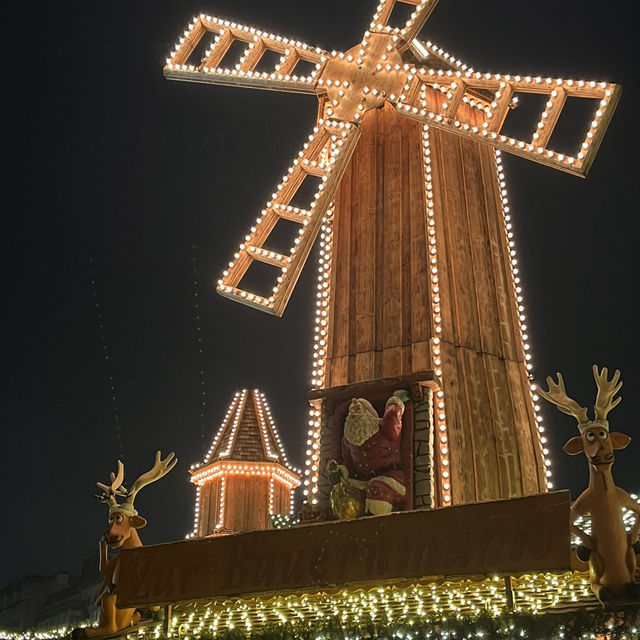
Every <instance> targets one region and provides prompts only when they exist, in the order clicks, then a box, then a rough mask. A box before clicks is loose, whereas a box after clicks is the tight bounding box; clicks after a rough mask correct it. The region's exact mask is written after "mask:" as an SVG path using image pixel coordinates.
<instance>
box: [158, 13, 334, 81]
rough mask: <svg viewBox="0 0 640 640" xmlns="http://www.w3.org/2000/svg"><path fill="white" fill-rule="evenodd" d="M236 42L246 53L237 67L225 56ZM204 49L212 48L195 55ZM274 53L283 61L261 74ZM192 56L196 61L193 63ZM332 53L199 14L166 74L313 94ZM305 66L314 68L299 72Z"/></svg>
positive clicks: (179, 43) (173, 52) (185, 35)
mask: <svg viewBox="0 0 640 640" xmlns="http://www.w3.org/2000/svg"><path fill="white" fill-rule="evenodd" d="M208 36H210V39H209V40H207V37H208ZM238 42H239V43H241V44H242V45H243V46H244V51H243V54H242V56H241V58H240V60H239V61H238V62H237V63H232V64H231V66H229V63H228V62H227V60H228V58H229V56H228V55H227V54H229V52H230V49H231V47H232V46H234V45H235V44H236V43H238ZM202 45H205V46H206V45H209V46H208V48H205V49H204V50H203V51H202V52H201V53H200V54H198V55H196V53H195V52H196V51H200V50H201V49H202V48H203V47H202ZM270 53H271V54H276V57H278V59H279V62H277V63H276V64H273V65H271V67H270V68H269V70H267V71H264V70H263V71H259V70H258V67H259V66H260V64H261V62H263V61H264V60H266V56H267V55H268V54H270ZM194 55H196V57H197V58H198V59H197V60H194V61H193V62H191V58H192V57H193V56H194ZM328 55H329V54H328V53H327V52H326V51H323V50H322V49H319V48H317V47H312V46H310V45H307V44H305V43H303V42H299V41H294V40H290V39H288V38H283V37H281V36H275V35H272V34H268V33H265V32H264V31H261V30H260V29H256V28H254V27H247V26H244V25H241V24H238V23H236V22H230V21H229V20H222V19H220V18H214V17H211V16H207V15H204V14H201V15H199V16H197V17H195V18H194V19H193V21H192V22H191V23H190V24H189V26H188V27H187V29H186V30H185V31H184V34H183V35H182V37H181V38H180V40H179V42H178V44H177V45H176V46H175V48H174V50H173V51H172V52H171V54H170V55H169V57H168V58H167V61H166V65H165V67H164V70H163V72H164V75H165V77H166V78H168V79H170V80H184V81H188V82H205V83H210V84H222V85H232V86H239V87H250V88H254V89H271V90H275V91H288V92H294V93H315V85H316V78H317V75H318V72H319V70H320V69H321V67H322V65H323V64H324V58H325V57H328ZM303 65H305V66H310V65H312V66H313V70H312V71H310V72H304V70H301V71H299V72H298V73H296V69H297V68H300V67H302V66H303Z"/></svg>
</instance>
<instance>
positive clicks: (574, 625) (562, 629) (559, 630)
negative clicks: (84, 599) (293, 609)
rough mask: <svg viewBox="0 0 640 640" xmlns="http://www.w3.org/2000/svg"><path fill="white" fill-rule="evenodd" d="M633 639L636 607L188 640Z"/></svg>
mask: <svg viewBox="0 0 640 640" xmlns="http://www.w3.org/2000/svg"><path fill="white" fill-rule="evenodd" d="M598 637H600V638H602V639H603V640H605V639H606V640H638V639H639V638H640V605H634V606H632V607H626V608H624V609H623V610H621V611H619V612H609V611H605V610H596V611H588V610H578V611H573V612H571V613H562V614H553V613H548V614H546V615H532V614H505V615H502V616H499V617H496V618H494V617H491V616H489V615H481V616H477V617H473V618H470V617H459V618H457V617H456V618H442V619H440V620H429V621H426V620H421V619H418V620H416V621H414V622H413V624H409V623H407V622H402V623H400V622H397V623H390V624H384V623H379V622H371V623H368V624H367V623H363V624H359V625H357V626H355V625H343V624H342V623H340V621H339V620H337V619H335V618H334V619H332V620H322V621H318V622H317V623H315V624H312V623H306V624H298V625H292V624H283V625H274V626H272V627H269V628H266V627H261V628H260V629H256V630H254V631H251V632H245V631H241V630H239V629H234V630H227V631H223V632H220V633H218V634H216V635H206V634H203V635H200V636H197V637H194V636H189V638H190V640H248V639H251V640H594V639H596V638H598Z"/></svg>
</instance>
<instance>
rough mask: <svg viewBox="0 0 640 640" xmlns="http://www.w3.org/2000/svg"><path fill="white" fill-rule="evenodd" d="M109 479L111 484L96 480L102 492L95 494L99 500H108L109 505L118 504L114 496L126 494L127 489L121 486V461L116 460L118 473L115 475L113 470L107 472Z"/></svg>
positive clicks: (122, 469) (122, 475) (122, 470)
mask: <svg viewBox="0 0 640 640" xmlns="http://www.w3.org/2000/svg"><path fill="white" fill-rule="evenodd" d="M109 477H110V479H111V484H110V485H106V484H103V483H102V482H96V484H97V485H98V487H99V488H100V489H102V494H101V495H98V496H96V498H98V500H100V502H108V503H109V506H110V507H113V506H118V503H117V502H116V496H125V495H127V489H126V488H125V487H123V486H122V481H123V480H124V465H123V464H122V461H120V460H118V474H117V475H116V474H115V473H113V471H112V472H111V473H110V474H109Z"/></svg>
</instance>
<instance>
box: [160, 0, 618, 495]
mask: <svg viewBox="0 0 640 640" xmlns="http://www.w3.org/2000/svg"><path fill="white" fill-rule="evenodd" d="M401 3H403V4H408V5H413V9H414V10H413V13H412V14H411V16H410V18H409V20H408V21H407V22H406V24H404V25H403V26H400V27H393V26H390V21H392V18H393V11H394V9H395V8H396V5H397V4H401ZM436 4H437V0H382V1H381V2H380V3H379V5H378V7H377V9H376V10H375V13H374V15H373V18H372V22H371V24H370V25H369V28H368V30H367V31H366V32H365V33H364V36H363V38H362V40H361V41H360V42H359V43H358V44H357V45H356V46H354V47H353V48H352V49H350V50H348V51H345V52H331V53H330V52H326V51H323V50H321V49H318V48H315V47H312V46H309V45H306V44H304V43H302V42H298V41H293V40H289V39H287V38H283V37H280V36H275V35H272V34H268V33H265V32H263V31H260V30H259V29H255V28H251V27H246V26H243V25H240V24H237V23H234V22H230V21H227V20H221V19H217V18H214V17H211V16H207V15H200V16H198V17H196V18H194V20H193V21H192V22H191V23H190V24H189V26H188V27H187V29H186V31H185V32H184V34H183V36H182V37H181V39H180V42H179V43H178V45H177V46H176V47H175V49H174V51H173V52H172V53H171V55H170V57H169V58H168V60H167V64H166V66H165V69H164V73H165V76H166V77H167V78H170V79H173V80H184V81H194V82H204V83H211V84H223V85H233V86H238V87H249V88H259V89H269V90H276V91H290V92H301V93H311V94H315V95H317V96H318V100H319V112H318V113H319V116H318V118H317V121H316V125H315V127H313V129H312V131H311V133H310V135H309V138H308V140H307V141H306V142H305V143H304V145H303V146H302V148H301V149H300V152H299V154H298V156H297V157H296V158H295V159H294V161H293V163H292V164H291V166H290V167H289V169H288V170H287V171H286V173H285V175H284V177H283V178H282V180H281V181H280V182H279V184H278V185H277V188H276V190H275V192H274V194H273V196H272V198H271V199H270V200H269V201H268V202H267V203H266V205H265V207H264V209H263V210H262V212H261V213H260V214H259V216H258V218H257V219H256V221H255V223H254V224H253V226H252V227H251V229H250V231H249V232H248V234H247V235H246V237H245V239H244V240H243V242H242V243H241V244H240V246H239V248H238V249H237V251H236V253H235V255H234V257H233V260H232V261H231V262H230V263H229V266H228V268H227V269H226V270H225V271H224V273H223V275H222V277H221V279H220V281H219V284H218V291H219V292H220V293H221V294H222V295H223V296H226V297H228V298H231V299H233V300H236V301H239V302H241V303H243V304H247V305H249V306H252V307H254V308H257V309H260V310H262V311H266V312H268V313H272V314H275V315H281V314H282V313H283V312H284V309H285V306H286V304H287V301H288V300H289V297H290V295H291V293H292V290H293V288H294V286H295V283H296V281H297V279H298V276H299V275H300V272H301V269H302V267H303V266H304V263H305V260H306V259H307V257H308V255H309V253H310V251H311V248H312V245H313V243H314V242H315V241H316V239H317V238H318V236H321V244H322V246H321V251H320V256H321V258H320V259H321V278H320V280H321V282H320V286H319V297H318V323H317V327H316V343H315V354H314V379H313V386H314V391H315V392H318V391H322V390H323V389H329V388H336V387H340V388H342V387H344V388H346V389H349V387H350V386H353V385H356V386H357V385H360V384H361V383H365V382H367V381H375V380H378V379H381V378H397V379H399V380H401V379H402V378H403V377H406V376H409V377H411V376H414V378H415V376H416V375H417V374H419V373H423V374H424V375H423V377H424V379H429V380H430V388H431V391H430V393H432V405H431V409H432V414H433V420H432V422H433V424H432V429H433V437H432V440H431V445H430V446H431V447H432V460H433V467H434V478H433V489H432V491H433V500H432V505H433V506H446V505H451V504H463V503H467V502H475V501H482V500H492V499H501V498H509V497H515V496H523V495H529V494H536V493H540V492H544V491H546V490H547V489H548V487H549V486H550V484H549V482H548V478H549V476H550V471H549V470H548V468H547V466H546V461H545V454H544V436H541V432H542V431H543V428H542V426H541V425H540V424H539V421H538V418H537V416H536V413H535V403H534V397H533V392H532V388H531V383H530V368H531V366H530V364H529V362H528V355H527V345H526V326H525V323H524V316H523V314H522V293H521V290H520V280H519V277H518V272H517V266H516V262H515V259H514V255H515V254H514V251H513V238H512V234H511V230H510V227H511V225H510V222H509V210H508V204H507V201H506V190H505V189H506V187H505V183H504V177H503V174H502V170H501V165H500V153H501V152H502V151H506V152H509V153H513V154H516V155H519V156H523V157H525V158H528V159H530V160H533V161H534V162H538V163H542V164H545V165H548V166H550V167H552V168H555V169H560V170H562V171H566V172H569V173H572V174H575V175H578V176H585V175H586V173H587V171H588V169H589V167H590V166H591V164H592V162H593V158H594V156H595V153H596V151H597V148H598V146H599V144H600V141H601V139H602V136H603V134H604V131H605V129H606V127H607V125H608V122H609V120H610V118H611V115H612V113H613V110H614V109H615V106H616V104H617V101H618V98H619V93H620V88H619V87H617V86H616V85H613V84H609V83H606V82H600V81H586V80H567V79H558V78H551V77H521V76H518V75H507V74H500V73H481V72H476V71H473V70H471V69H469V68H468V67H466V66H465V65H463V64H462V63H460V62H459V61H456V60H455V59H453V58H451V57H450V56H449V55H448V54H445V53H443V52H442V50H440V49H438V48H437V47H435V46H434V45H432V44H431V43H425V42H422V41H421V40H420V39H419V37H418V36H419V32H420V30H421V28H422V27H423V25H424V24H425V22H426V20H427V18H428V17H429V15H430V13H431V12H432V10H433V9H434V7H435V6H436ZM238 41H239V42H242V43H244V45H245V50H244V53H243V55H242V57H241V58H240V61H239V62H238V63H237V64H235V66H234V65H229V64H228V63H226V62H225V56H226V54H227V53H228V52H229V50H230V47H231V45H232V44H234V43H236V42H238ZM202 43H206V46H205V47H204V48H202ZM273 52H275V53H277V54H278V57H279V62H277V64H276V65H275V67H273V68H271V69H269V70H267V71H264V70H260V67H261V61H263V58H265V57H266V55H267V54H269V53H273ZM309 66H311V69H312V70H311V71H310V72H307V71H306V70H305V68H306V67H309ZM524 93H526V94H539V95H541V96H543V97H544V98H545V100H544V106H543V108H542V112H541V113H540V114H539V117H538V119H537V122H536V123H535V124H534V125H533V128H532V129H531V130H530V131H527V132H525V133H523V134H522V135H519V136H518V137H511V136H510V135H507V134H506V133H505V131H508V130H509V115H510V108H511V107H513V105H514V104H515V102H516V99H517V97H518V95H519V94H524ZM578 99H579V100H584V99H587V100H590V101H591V102H592V103H593V114H592V115H591V116H590V117H589V118H588V119H587V120H586V121H585V122H579V123H571V124H572V127H573V128H574V129H575V130H576V131H578V132H579V135H578V138H577V141H576V148H575V151H574V152H573V153H571V154H567V153H561V152H558V151H556V150H554V138H553V133H554V129H555V127H556V124H557V123H558V121H559V120H560V119H561V118H562V116H563V110H564V108H565V106H566V105H567V103H568V102H570V101H574V100H578ZM309 181H312V182H314V183H315V185H316V187H315V189H314V191H315V195H314V196H313V197H312V199H311V201H310V202H307V203H303V204H300V203H298V202H297V201H296V195H297V194H298V193H299V192H300V193H301V192H302V190H301V187H302V185H303V183H307V182H309ZM284 223H287V224H291V223H293V224H294V225H296V229H297V231H296V234H295V241H294V242H293V244H292V248H291V250H290V251H289V253H288V254H283V253H279V252H277V251H274V250H272V249H271V248H270V246H269V238H270V236H271V234H272V232H273V231H274V229H275V228H276V227H277V226H278V225H281V224H284ZM256 262H259V263H262V264H264V265H268V266H269V267H271V269H272V270H273V282H272V287H271V288H270V289H268V290H267V291H262V292H260V291H253V290H250V289H249V288H248V287H246V286H245V285H244V278H245V275H246V274H247V271H248V270H249V269H250V267H251V266H252V265H254V264H255V263H256ZM313 393H314V392H312V395H313ZM316 395H318V394H317V393H316ZM312 414H313V417H314V420H315V425H316V426H315V427H314V428H313V429H312V431H311V433H310V439H311V441H312V445H311V448H310V455H309V461H308V467H307V477H306V480H305V484H306V485H307V487H306V490H307V495H308V499H309V501H310V502H313V501H315V500H316V498H317V496H318V482H319V477H320V476H321V475H322V473H323V459H322V458H323V443H322V438H323V429H322V408H321V406H316V407H315V409H314V410H313V411H312Z"/></svg>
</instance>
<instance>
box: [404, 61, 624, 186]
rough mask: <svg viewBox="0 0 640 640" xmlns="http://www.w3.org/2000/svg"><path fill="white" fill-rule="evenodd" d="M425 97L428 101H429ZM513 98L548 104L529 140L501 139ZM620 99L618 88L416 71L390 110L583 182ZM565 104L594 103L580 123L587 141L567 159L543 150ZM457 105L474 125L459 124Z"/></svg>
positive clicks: (474, 73)
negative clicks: (467, 109) (470, 112)
mask: <svg viewBox="0 0 640 640" xmlns="http://www.w3.org/2000/svg"><path fill="white" fill-rule="evenodd" d="M427 91H429V92H430V93H431V96H432V99H431V100H429V101H428V100H427V95H426V93H427ZM517 93H528V94H538V95H544V96H547V98H548V99H547V101H546V103H545V106H544V110H543V111H542V112H541V113H540V115H539V118H538V120H537V122H536V124H535V126H534V128H533V130H532V131H531V136H530V138H529V139H528V140H525V139H518V138H515V137H512V136H508V135H504V134H503V133H502V129H503V125H504V123H505V120H506V118H507V115H508V112H509V109H510V108H512V101H513V99H514V97H515V96H516V95H517ZM621 93H622V88H621V87H620V86H619V85H616V84H613V83H608V82H598V81H593V80H592V81H585V80H570V79H561V78H542V77H535V78H533V77H531V76H518V75H509V74H499V73H497V74H492V73H481V72H478V71H465V72H463V71H451V70H449V71H444V70H434V69H426V68H420V69H416V70H415V72H414V73H413V74H412V75H410V76H409V78H408V81H407V84H406V85H405V88H404V91H403V95H401V96H400V98H399V99H398V100H397V101H396V102H395V106H396V108H397V109H398V111H399V112H400V113H402V114H403V115H406V116H408V117H410V118H413V119H415V120H418V121H420V122H423V123H424V124H427V125H430V126H434V127H437V128H440V129H443V130H446V131H449V132H452V133H455V134H457V135H462V136H464V137H466V138H471V139H473V140H475V141H477V142H482V143H485V144H490V145H491V146H493V147H495V148H496V149H500V150H502V151H505V152H507V153H511V154H514V155H518V156H522V157H524V158H527V159H529V160H533V161H534V162H537V163H539V164H544V165H547V166H550V167H553V168H555V169H559V170H561V171H565V172H567V173H570V174H572V175H576V176H579V177H586V175H587V174H588V172H589V169H590V168H591V165H592V164H593V160H594V158H595V155H596V153H597V150H598V147H599V145H600V142H601V141H602V138H603V137H604V134H605V131H606V129H607V126H608V125H609V122H610V120H611V117H612V116H613V113H614V111H615V109H616V106H617V104H618V101H619V99H620V95H621ZM434 97H435V99H433V98H434ZM569 98H585V99H592V100H597V101H598V102H597V105H596V107H595V113H594V114H593V115H592V116H591V118H589V120H588V121H587V122H586V123H585V130H586V135H585V137H584V139H583V140H581V141H580V142H579V146H578V148H577V149H576V150H575V153H573V154H572V155H569V154H566V153H562V152H558V151H554V150H553V149H551V148H550V147H549V146H548V145H549V142H550V140H551V136H552V134H553V132H554V128H555V126H556V124H557V123H558V120H559V118H560V115H561V113H562V110H563V108H564V107H565V106H566V103H567V99H569ZM427 103H429V105H428V104H427ZM462 103H466V104H467V105H469V106H471V107H474V108H475V109H476V111H477V113H478V115H479V119H478V122H476V123H469V122H466V121H463V120H462V119H458V117H457V115H458V109H459V107H460V105H461V104H462ZM434 104H435V105H436V106H435V108H434Z"/></svg>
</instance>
